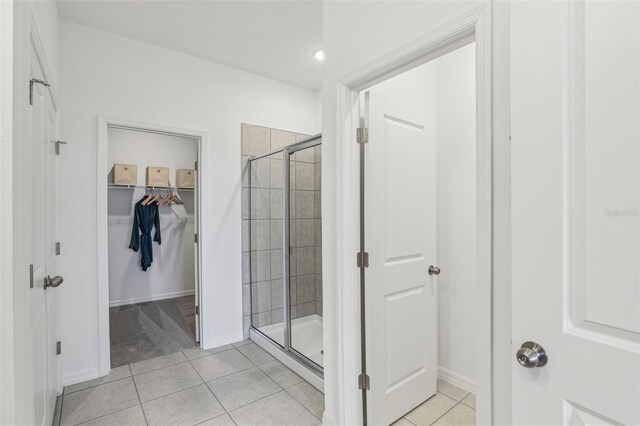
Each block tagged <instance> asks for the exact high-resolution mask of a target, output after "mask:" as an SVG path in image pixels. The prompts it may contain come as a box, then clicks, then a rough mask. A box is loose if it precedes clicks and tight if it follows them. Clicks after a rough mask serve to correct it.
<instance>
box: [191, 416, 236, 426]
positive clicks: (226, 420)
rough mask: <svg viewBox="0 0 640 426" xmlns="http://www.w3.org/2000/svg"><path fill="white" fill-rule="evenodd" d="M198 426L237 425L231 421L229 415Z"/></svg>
mask: <svg viewBox="0 0 640 426" xmlns="http://www.w3.org/2000/svg"><path fill="white" fill-rule="evenodd" d="M198 426H236V424H235V423H234V422H233V420H231V417H229V415H228V414H222V415H221V416H218V417H216V418H214V419H209V420H207V421H206V422H202V423H198Z"/></svg>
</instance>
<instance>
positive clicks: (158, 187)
mask: <svg viewBox="0 0 640 426" xmlns="http://www.w3.org/2000/svg"><path fill="white" fill-rule="evenodd" d="M107 187H108V188H109V189H111V188H114V189H116V188H118V189H138V188H140V189H163V190H175V191H193V190H194V188H178V187H175V186H147V185H116V184H114V183H109V184H107Z"/></svg>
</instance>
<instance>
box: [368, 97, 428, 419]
mask: <svg viewBox="0 0 640 426" xmlns="http://www.w3.org/2000/svg"><path fill="white" fill-rule="evenodd" d="M366 98H367V96H365V99H366ZM365 102H366V101H365ZM365 110H368V120H367V121H368V123H367V127H368V128H369V142H368V143H367V144H366V145H365V159H366V160H365V174H366V175H365V247H366V251H367V252H368V253H369V268H368V269H366V285H365V287H366V339H367V371H368V373H369V377H370V382H371V389H370V391H369V392H368V398H367V405H368V423H369V424H371V425H376V426H377V425H388V424H390V423H392V422H394V421H395V420H397V419H398V418H399V417H402V416H403V415H404V414H406V413H407V412H408V411H410V410H411V409H413V408H414V407H416V406H417V405H419V404H420V403H422V402H423V401H425V400H426V399H428V398H430V397H431V396H433V395H434V394H435V393H436V353H437V351H436V344H437V338H436V306H437V305H436V301H437V297H436V290H437V280H436V278H435V277H436V276H435V275H429V274H428V269H429V265H437V259H436V253H437V251H436V241H437V235H436V208H435V207H436V206H435V199H436V186H435V184H436V182H435V177H436V170H435V166H436V161H435V154H436V146H435V121H434V119H433V117H432V116H431V115H429V114H428V113H427V112H426V111H420V110H416V109H413V108H411V107H408V106H406V105H405V104H403V103H400V102H394V100H392V99H389V98H387V97H384V96H382V95H381V94H380V93H376V92H375V89H372V90H371V91H369V92H368V108H365Z"/></svg>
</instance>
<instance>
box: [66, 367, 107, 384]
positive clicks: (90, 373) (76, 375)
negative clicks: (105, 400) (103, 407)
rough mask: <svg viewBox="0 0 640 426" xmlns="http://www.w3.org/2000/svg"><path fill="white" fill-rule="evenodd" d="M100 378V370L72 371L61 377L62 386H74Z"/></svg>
mask: <svg viewBox="0 0 640 426" xmlns="http://www.w3.org/2000/svg"><path fill="white" fill-rule="evenodd" d="M98 377H100V370H98V369H97V368H93V367H91V368H85V369H84V370H78V371H72V372H71V373H67V374H64V375H63V376H62V386H63V387H64V386H69V385H75V384H76V383H81V382H84V381H87V380H91V379H97V378H98Z"/></svg>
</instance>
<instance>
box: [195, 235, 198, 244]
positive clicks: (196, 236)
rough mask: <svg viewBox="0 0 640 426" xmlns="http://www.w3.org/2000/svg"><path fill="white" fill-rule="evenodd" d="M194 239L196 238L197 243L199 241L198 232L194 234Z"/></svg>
mask: <svg viewBox="0 0 640 426" xmlns="http://www.w3.org/2000/svg"><path fill="white" fill-rule="evenodd" d="M194 240H195V242H196V244H197V243H198V234H195V235H194Z"/></svg>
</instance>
